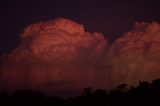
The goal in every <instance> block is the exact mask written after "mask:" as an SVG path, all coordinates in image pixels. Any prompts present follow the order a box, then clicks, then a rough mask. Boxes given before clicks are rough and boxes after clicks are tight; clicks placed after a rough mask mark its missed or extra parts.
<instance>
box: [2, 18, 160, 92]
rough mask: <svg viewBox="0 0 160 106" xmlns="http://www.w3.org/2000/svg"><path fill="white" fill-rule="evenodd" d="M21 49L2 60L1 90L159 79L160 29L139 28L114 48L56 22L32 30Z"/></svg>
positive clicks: (76, 26) (61, 21)
mask: <svg viewBox="0 0 160 106" xmlns="http://www.w3.org/2000/svg"><path fill="white" fill-rule="evenodd" d="M20 37H21V44H20V45H19V46H18V47H17V48H16V49H15V50H14V51H13V52H11V53H10V54H8V55H6V56H5V57H4V58H3V65H2V66H1V72H0V85H1V89H8V90H14V89H18V88H32V89H38V90H46V91H52V90H55V91H56V90H59V91H67V90H80V89H83V88H84V87H88V86H90V87H93V88H103V89H109V88H112V87H114V86H116V85H117V84H120V83H129V84H136V83H138V81H139V80H152V79H155V78H159V77H160V72H159V71H160V68H159V65H160V56H159V54H160V24H159V23H157V22H152V23H144V22H141V23H136V24H135V26H134V28H133V29H132V30H131V31H130V32H127V33H125V34H123V36H122V37H120V38H118V39H117V40H116V41H115V42H114V43H113V44H112V45H109V44H108V39H107V38H106V37H104V35H103V34H101V33H97V32H94V33H89V32H86V31H85V30H84V27H83V25H80V24H77V23H75V22H73V21H71V20H68V19H63V18H59V19H55V20H51V21H47V22H39V23H36V24H32V25H30V26H28V27H27V28H26V29H25V30H24V31H23V32H22V33H21V34H20Z"/></svg>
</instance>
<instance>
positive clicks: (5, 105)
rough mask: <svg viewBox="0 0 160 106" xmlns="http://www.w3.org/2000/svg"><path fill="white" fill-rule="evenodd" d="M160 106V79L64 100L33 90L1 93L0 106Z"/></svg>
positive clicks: (87, 90) (84, 93)
mask: <svg viewBox="0 0 160 106" xmlns="http://www.w3.org/2000/svg"><path fill="white" fill-rule="evenodd" d="M95 105H96V106H139V105H141V106H160V79H158V80H154V81H152V83H149V82H146V81H143V82H139V85H138V86H137V87H128V86H127V85H126V84H121V85H119V86H117V87H116V88H115V89H113V90H111V91H110V92H106V91H105V90H101V89H98V90H96V91H92V89H91V88H85V89H84V90H83V93H82V95H81V96H77V97H74V98H68V99H62V98H59V97H54V96H52V97H47V96H45V95H44V94H42V93H40V92H36V91H33V90H17V91H16V92H14V93H12V94H8V93H7V92H1V93H0V106H95Z"/></svg>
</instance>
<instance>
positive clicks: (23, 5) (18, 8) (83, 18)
mask: <svg viewBox="0 0 160 106" xmlns="http://www.w3.org/2000/svg"><path fill="white" fill-rule="evenodd" d="M159 5H160V2H159V1H158V0H133V1H131V0H117V1H114V0H103V1H102V0H95V1H94V0H90V1H89V0H84V1H83V0H43V1H42V0H34V1H33V0H31V1H29V0H26V1H22V0H12V1H9V0H8V1H7V0H1V1H0V15H1V16H0V23H1V24H0V34H1V35H0V36H1V39H0V55H2V54H4V53H9V52H11V51H12V50H13V49H14V48H16V47H17V45H18V44H19V42H20V40H19V34H20V32H21V31H22V30H23V29H24V28H25V27H26V26H28V25H30V24H32V23H36V22H39V21H46V20H50V19H55V18H61V17H62V18H69V19H71V20H74V21H76V22H78V23H81V24H83V25H84V27H85V29H86V30H87V31H89V32H93V31H96V32H101V33H103V34H104V35H105V36H106V37H108V38H109V42H111V43H112V42H113V41H114V40H115V39H117V38H118V37H120V36H121V35H122V34H123V33H124V32H126V31H129V30H130V29H131V28H132V27H133V24H134V23H135V22H137V21H145V22H150V21H153V20H154V21H159V17H160V14H159V10H160V6H159Z"/></svg>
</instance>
